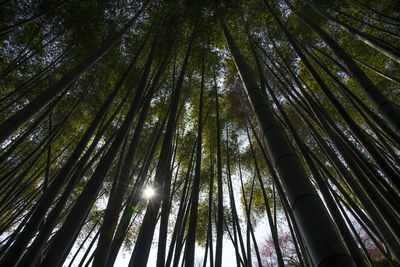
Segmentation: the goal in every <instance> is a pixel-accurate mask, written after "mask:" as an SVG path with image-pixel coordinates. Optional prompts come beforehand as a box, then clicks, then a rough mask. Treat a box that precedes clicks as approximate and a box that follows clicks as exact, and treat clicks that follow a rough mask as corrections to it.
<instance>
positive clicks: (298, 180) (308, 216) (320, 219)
mask: <svg viewBox="0 0 400 267" xmlns="http://www.w3.org/2000/svg"><path fill="white" fill-rule="evenodd" d="M220 22H221V26H222V29H223V32H224V35H225V39H226V42H227V45H228V47H229V50H230V51H231V54H232V56H233V59H234V61H235V64H236V68H237V69H238V72H239V75H240V78H241V79H242V83H243V85H244V88H245V90H246V93H247V95H248V97H249V100H250V103H251V105H252V108H253V110H254V112H255V113H256V116H257V119H258V121H259V123H260V125H261V127H262V129H263V134H264V137H265V142H266V143H267V146H268V149H269V153H270V157H271V159H272V161H273V163H274V165H275V168H276V169H277V171H278V173H279V176H280V179H281V182H282V186H283V187H284V189H285V191H286V195H287V197H288V200H289V203H290V205H291V207H292V209H293V213H294V216H295V218H296V221H297V223H298V225H299V228H300V231H301V234H302V236H303V238H304V240H305V242H306V244H307V246H308V248H309V249H310V254H311V258H312V260H313V263H314V264H315V265H316V266H319V265H320V264H321V263H322V262H324V263H323V265H325V264H326V265H327V266H328V265H329V264H332V265H338V266H339V265H342V266H344V265H346V266H355V264H354V262H353V260H352V258H351V257H350V255H349V254H348V253H347V251H346V249H345V247H344V245H343V243H342V241H341V240H340V236H339V234H338V232H337V231H336V229H335V227H334V225H333V222H332V221H331V219H330V218H329V215H328V214H327V212H326V210H325V208H324V206H323V204H322V202H321V199H320V198H319V196H318V194H317V193H316V192H315V189H314V188H313V186H312V185H311V183H310V181H309V179H308V177H307V175H306V173H305V171H304V169H303V167H302V166H301V163H300V161H299V159H298V158H297V155H296V154H295V152H294V151H293V149H292V147H291V145H290V143H289V141H288V139H287V137H286V134H285V133H284V131H283V129H282V128H281V127H280V125H279V124H278V122H277V121H276V118H275V117H274V115H273V114H272V112H271V110H270V107H269V105H268V102H267V101H266V99H265V98H264V95H263V94H262V93H261V91H260V89H259V87H258V85H257V82H256V80H255V78H254V75H253V73H252V72H251V70H250V68H249V66H248V65H247V63H246V62H245V61H244V58H243V56H242V55H241V54H240V52H239V50H238V48H237V47H236V44H235V42H234V40H233V38H232V37H231V35H230V33H229V30H228V28H227V26H226V24H225V22H224V21H223V19H222V18H220ZM294 204H295V205H294ZM315 229H320V231H316V230H315ZM317 232H318V233H317ZM321 244H324V250H323V251H322V250H321V249H320V248H321Z"/></svg>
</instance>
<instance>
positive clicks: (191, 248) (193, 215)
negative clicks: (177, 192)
mask: <svg viewBox="0 0 400 267" xmlns="http://www.w3.org/2000/svg"><path fill="white" fill-rule="evenodd" d="M201 61H202V62H201V86H200V102H199V118H198V121H197V123H198V129H197V149H196V167H195V172H194V178H193V185H192V194H191V195H192V199H191V205H190V218H189V228H188V233H187V239H186V244H185V254H184V255H185V266H186V267H191V266H193V265H194V253H195V243H196V229H197V212H198V211H197V209H198V205H199V193H200V173H201V155H202V141H203V95H204V54H203V55H202V59H201Z"/></svg>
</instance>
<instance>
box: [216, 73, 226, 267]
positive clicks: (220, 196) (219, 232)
mask: <svg viewBox="0 0 400 267" xmlns="http://www.w3.org/2000/svg"><path fill="white" fill-rule="evenodd" d="M214 87H215V112H216V132H217V133H216V139H217V194H218V209H217V211H218V215H217V242H216V247H215V266H222V238H223V234H224V232H223V226H224V224H223V223H224V199H223V194H224V192H223V188H222V157H221V126H220V121H219V103H218V87H217V81H216V77H215V72H214Z"/></svg>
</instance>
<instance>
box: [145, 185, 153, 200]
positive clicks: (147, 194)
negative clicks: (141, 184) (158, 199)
mask: <svg viewBox="0 0 400 267" xmlns="http://www.w3.org/2000/svg"><path fill="white" fill-rule="evenodd" d="M154 193H155V192H154V189H153V188H152V187H146V188H145V189H144V190H143V197H144V198H145V199H150V198H152V197H153V196H154Z"/></svg>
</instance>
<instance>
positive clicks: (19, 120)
mask: <svg viewBox="0 0 400 267" xmlns="http://www.w3.org/2000/svg"><path fill="white" fill-rule="evenodd" d="M148 2H149V1H147V2H145V3H144V4H143V6H142V7H141V9H140V10H139V11H138V12H137V13H136V14H135V16H133V18H132V19H131V20H130V21H129V22H128V23H127V24H126V25H125V26H124V27H123V28H122V29H121V30H120V31H119V32H117V33H115V34H113V35H111V36H110V37H109V38H107V39H106V40H105V41H104V42H103V44H102V45H101V47H100V48H99V49H97V50H96V51H95V52H94V53H93V54H92V55H90V56H89V57H88V58H86V59H85V60H84V61H83V62H82V63H80V64H78V65H77V66H76V67H75V68H73V69H72V70H70V71H69V72H68V73H67V74H65V75H64V76H63V77H62V78H61V79H60V80H58V81H57V82H55V83H54V84H52V85H51V86H50V87H49V88H48V89H46V90H45V91H44V92H42V93H41V94H40V95H38V96H37V97H35V98H34V99H33V100H32V101H31V102H30V103H29V104H27V105H26V106H25V107H24V108H22V109H21V110H19V111H17V112H16V113H15V114H14V115H12V116H11V117H9V118H8V119H7V120H6V121H5V122H3V123H2V124H1V125H0V143H3V142H4V141H5V140H6V139H7V138H9V137H10V136H11V135H12V134H13V133H14V132H15V131H17V130H18V129H19V128H20V127H21V126H22V125H24V124H25V123H26V122H27V121H28V120H29V119H31V118H32V117H33V116H35V115H36V114H37V113H38V112H40V111H41V110H42V109H43V108H44V107H46V106H47V105H48V104H49V102H50V101H51V100H53V99H54V98H55V97H56V96H57V95H59V94H60V93H61V92H63V91H64V90H65V89H66V88H67V87H68V86H69V85H70V84H71V83H73V82H74V81H75V80H77V79H78V78H79V77H80V76H81V75H82V74H83V73H84V72H85V71H86V70H87V69H88V68H89V67H90V66H92V65H93V64H94V63H96V62H97V61H98V60H99V59H100V58H101V57H103V56H104V55H105V54H106V53H107V52H108V51H109V50H110V49H111V48H112V47H113V46H114V45H115V44H116V43H117V42H118V41H119V40H120V39H121V38H122V36H123V35H124V34H125V32H127V31H128V30H129V28H130V27H131V26H132V25H133V24H134V23H135V21H136V20H137V19H138V18H139V17H140V15H141V14H142V12H143V11H144V9H145V8H146V6H147V4H148ZM17 255H18V253H17Z"/></svg>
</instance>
